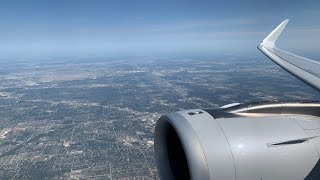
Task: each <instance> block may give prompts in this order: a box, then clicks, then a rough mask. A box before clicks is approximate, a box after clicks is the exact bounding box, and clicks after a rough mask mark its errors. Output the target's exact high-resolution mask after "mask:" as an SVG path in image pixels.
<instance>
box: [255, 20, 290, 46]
mask: <svg viewBox="0 0 320 180" xmlns="http://www.w3.org/2000/svg"><path fill="white" fill-rule="evenodd" d="M288 22H289V19H286V20H284V21H282V23H281V24H280V25H279V26H278V27H277V28H275V29H274V30H273V31H272V32H271V33H270V34H269V35H268V36H267V37H266V38H265V39H264V40H263V41H262V42H261V43H260V45H259V46H264V47H271V48H272V47H275V43H276V41H277V39H278V37H279V36H280V34H281V33H282V31H283V29H284V28H285V27H286V25H287V24H288Z"/></svg>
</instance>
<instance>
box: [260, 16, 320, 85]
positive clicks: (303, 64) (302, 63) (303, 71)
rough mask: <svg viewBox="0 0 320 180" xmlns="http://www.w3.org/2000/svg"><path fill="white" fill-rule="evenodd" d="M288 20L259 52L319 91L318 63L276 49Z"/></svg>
mask: <svg viewBox="0 0 320 180" xmlns="http://www.w3.org/2000/svg"><path fill="white" fill-rule="evenodd" d="M288 22H289V20H288V19H286V20H284V21H283V22H282V23H281V24H280V25H279V26H278V27H277V28H276V29H274V30H273V31H272V32H271V33H270V34H269V35H268V36H267V37H266V38H265V39H264V40H263V41H262V42H261V43H260V44H259V46H258V48H259V49H260V51H261V52H262V53H263V54H265V55H266V56H267V57H268V58H270V59H271V60H272V61H273V62H275V63H276V64H278V65H279V66H280V67H282V68H283V69H285V70H286V71H288V72H289V73H291V74H293V75H294V76H296V77H297V78H299V79H301V80H302V81H304V82H305V83H307V84H309V85H310V86H312V87H314V88H315V89H317V90H320V62H319V61H315V60H311V59H308V58H305V57H302V56H299V55H296V54H293V53H290V52H287V51H285V50H282V49H279V48H277V47H276V45H275V43H276V41H277V39H278V37H279V36H280V34H281V33H282V31H283V29H284V28H285V26H286V25H287V24H288Z"/></svg>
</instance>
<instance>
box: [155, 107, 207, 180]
mask: <svg viewBox="0 0 320 180" xmlns="http://www.w3.org/2000/svg"><path fill="white" fill-rule="evenodd" d="M154 138H155V145H154V148H155V154H156V156H155V157H156V164H157V168H158V170H159V175H160V178H161V179H166V180H167V179H168V180H170V179H202V180H209V179H210V173H209V170H208V165H207V161H206V157H205V154H204V151H203V149H202V146H201V143H200V141H199V139H198V137H197V135H196V133H195V131H194V129H193V128H192V127H191V125H190V124H189V122H188V121H187V120H186V119H185V118H184V117H183V116H182V115H180V114H178V113H170V114H167V115H165V116H162V117H161V118H160V119H159V120H158V121H157V124H156V128H155V137H154ZM181 153H182V154H181ZM169 157H171V158H169ZM173 157H176V159H173ZM185 163H187V164H185ZM173 171H175V172H173Z"/></svg>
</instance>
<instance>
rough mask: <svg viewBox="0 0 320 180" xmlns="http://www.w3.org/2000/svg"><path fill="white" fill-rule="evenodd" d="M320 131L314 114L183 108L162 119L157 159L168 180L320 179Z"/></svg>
mask: <svg viewBox="0 0 320 180" xmlns="http://www.w3.org/2000/svg"><path fill="white" fill-rule="evenodd" d="M299 118H300V119H299ZM308 123H309V124H308ZM310 123H311V124H310ZM310 127H314V129H310ZM308 128H309V129H308ZM318 128H319V129H318ZM319 134H320V118H319V117H314V116H303V118H301V115H294V116H290V115H281V114H277V115H276V114H272V115H268V116H263V117H261V116H258V117H255V116H251V117H245V116H243V115H242V116H239V115H234V116H233V115H231V116H229V117H227V116H226V117H219V118H214V115H212V113H210V114H209V113H208V112H207V111H205V110H201V109H194V110H186V111H179V112H175V113H170V114H168V115H165V116H162V117H161V118H160V119H159V120H158V122H157V124H156V129H155V158H156V163H157V167H158V170H159V175H160V178H161V179H166V180H169V179H196V180H197V179H201V180H209V179H214V180H276V179H279V180H280V179H281V180H293V179H297V180H298V179H299V180H302V179H306V180H313V179H320V171H319V169H320V162H319V152H318V151H317V147H318V148H319V147H320V146H319V145H320V143H319V142H320V139H319V137H318V135H319Z"/></svg>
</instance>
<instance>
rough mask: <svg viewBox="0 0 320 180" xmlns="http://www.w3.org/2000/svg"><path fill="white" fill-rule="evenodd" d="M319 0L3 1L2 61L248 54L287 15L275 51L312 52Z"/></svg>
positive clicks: (319, 25)
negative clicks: (277, 48)
mask: <svg viewBox="0 0 320 180" xmlns="http://www.w3.org/2000/svg"><path fill="white" fill-rule="evenodd" d="M319 2H320V1H308V0H305V1H301V0H299V1H298V0H297V1H295V0H291V1H289V0H288V1H278V0H268V1H257V0H256V1H253V0H252V1H249V0H244V1H228V0H225V1H213V0H212V1H205V0H193V1H191V0H185V1H175V0H168V1H166V0H127V1H125V0H104V1H103V0H51V1H50V0H38V1H35V0H28V1H23V0H21V1H17V0H7V1H5V0H3V1H0V24H1V26H0V27H1V28H0V58H6V57H19V58H21V57H22V58H23V57H33V56H34V57H36V56H45V57H50V56H59V55H61V56H62V55H75V56H76V57H81V56H90V55H97V56H106V57H108V56H149V55H154V56H161V55H183V54H187V55H188V54H190V55H191V54H192V55H201V54H203V55H210V54H217V53H225V52H226V53H228V52H235V51H237V52H249V53H250V52H256V51H257V49H256V45H257V44H258V43H259V42H260V41H261V40H262V39H263V38H264V37H265V36H266V35H267V34H268V33H269V32H270V31H271V30H272V29H273V28H275V27H276V26H277V25H278V24H279V23H280V22H281V21H282V20H284V19H285V18H290V19H291V22H290V23H289V25H288V28H287V29H286V31H285V32H284V34H283V36H282V37H281V40H280V42H279V46H280V47H283V48H286V49H289V50H294V51H298V52H300V53H305V52H315V51H316V50H318V47H317V46H316V45H317V43H318V42H319V40H320V38H319V37H320V36H319V35H320V20H319V17H320V3H319Z"/></svg>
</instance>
